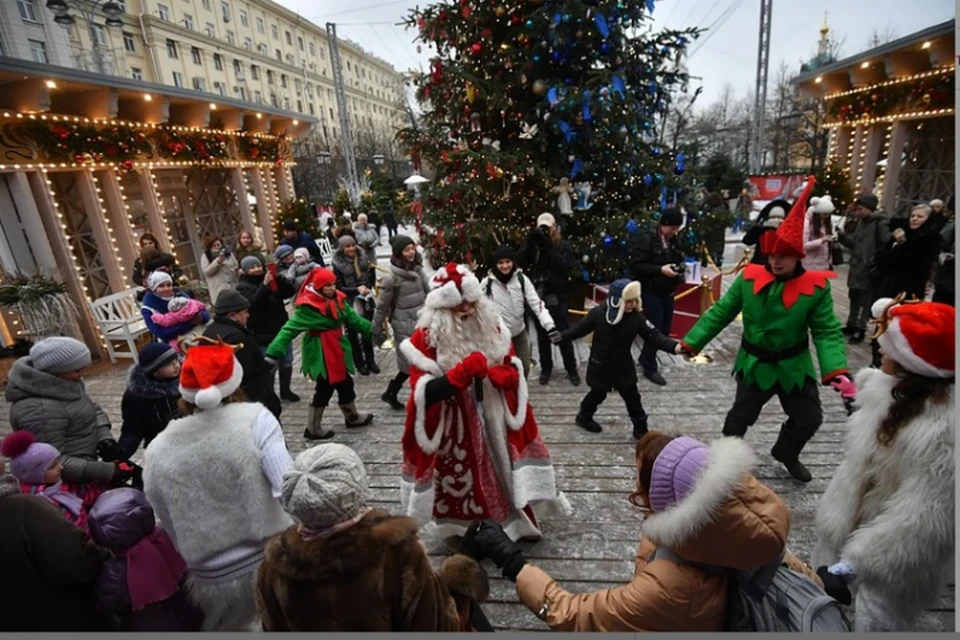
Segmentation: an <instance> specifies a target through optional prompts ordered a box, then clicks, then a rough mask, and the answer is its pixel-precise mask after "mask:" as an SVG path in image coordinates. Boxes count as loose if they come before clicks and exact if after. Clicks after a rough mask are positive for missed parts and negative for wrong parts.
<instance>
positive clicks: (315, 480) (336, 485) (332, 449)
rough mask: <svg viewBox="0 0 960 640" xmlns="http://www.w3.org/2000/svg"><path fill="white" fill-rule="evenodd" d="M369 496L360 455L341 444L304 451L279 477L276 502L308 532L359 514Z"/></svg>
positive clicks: (344, 520)
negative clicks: (307, 529)
mask: <svg viewBox="0 0 960 640" xmlns="http://www.w3.org/2000/svg"><path fill="white" fill-rule="evenodd" d="M368 497H369V488H368V487H367V471H366V469H365V468H364V466H363V461H361V460H360V456H358V455H357V453H356V452H355V451H354V450H353V449H351V448H350V447H347V446H345V445H342V444H336V443H330V444H321V445H319V446H316V447H313V448H312V449H307V450H306V451H304V452H303V453H301V454H300V455H298V456H297V459H296V460H294V461H293V468H292V469H290V470H289V471H287V472H286V473H285V474H283V488H282V489H281V495H280V502H281V504H283V508H284V510H285V511H286V512H287V513H289V514H290V515H291V516H293V517H294V518H296V520H297V521H298V522H300V523H301V524H303V525H304V526H305V527H308V528H310V529H327V528H329V527H332V526H334V525H337V524H340V523H341V522H346V521H348V520H351V519H352V518H355V517H357V515H359V513H360V510H361V509H362V508H363V507H365V506H366V504H367V499H368Z"/></svg>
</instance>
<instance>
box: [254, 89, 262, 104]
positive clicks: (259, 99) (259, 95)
mask: <svg viewBox="0 0 960 640" xmlns="http://www.w3.org/2000/svg"><path fill="white" fill-rule="evenodd" d="M253 101H254V102H256V103H257V104H263V94H262V93H260V92H259V91H254V92H253Z"/></svg>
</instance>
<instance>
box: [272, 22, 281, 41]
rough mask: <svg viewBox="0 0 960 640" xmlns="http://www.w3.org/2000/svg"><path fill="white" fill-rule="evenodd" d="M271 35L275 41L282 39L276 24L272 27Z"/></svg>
mask: <svg viewBox="0 0 960 640" xmlns="http://www.w3.org/2000/svg"><path fill="white" fill-rule="evenodd" d="M270 34H271V35H272V36H273V39H274V40H279V39H280V28H279V27H277V25H275V24H272V25H270Z"/></svg>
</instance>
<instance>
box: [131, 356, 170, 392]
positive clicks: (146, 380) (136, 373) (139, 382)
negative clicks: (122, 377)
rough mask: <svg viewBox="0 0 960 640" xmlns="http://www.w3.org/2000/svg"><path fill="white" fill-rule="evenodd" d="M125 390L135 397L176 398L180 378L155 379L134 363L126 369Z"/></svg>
mask: <svg viewBox="0 0 960 640" xmlns="http://www.w3.org/2000/svg"><path fill="white" fill-rule="evenodd" d="M127 391H129V392H130V393H131V394H132V395H134V396H136V397H137V398H149V399H155V398H177V397H179V396H180V379H179V378H171V379H170V380H157V379H156V378H154V377H152V376H149V375H147V373H146V372H145V371H144V370H143V369H142V368H141V367H140V365H139V364H135V365H133V366H132V367H130V370H129V371H127Z"/></svg>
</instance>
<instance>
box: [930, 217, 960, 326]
mask: <svg viewBox="0 0 960 640" xmlns="http://www.w3.org/2000/svg"><path fill="white" fill-rule="evenodd" d="M955 232H956V223H955V221H953V220H950V221H949V222H948V223H947V224H946V225H944V227H943V231H941V232H940V255H939V256H938V258H939V260H938V261H939V265H938V266H937V273H936V276H935V277H934V281H933V286H934V287H935V288H934V291H933V301H934V302H942V303H944V304H948V305H950V306H951V307H953V306H956V285H957V273H956V271H955V270H954V268H955V265H956V256H955V254H954V252H955V251H956V233H955Z"/></svg>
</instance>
